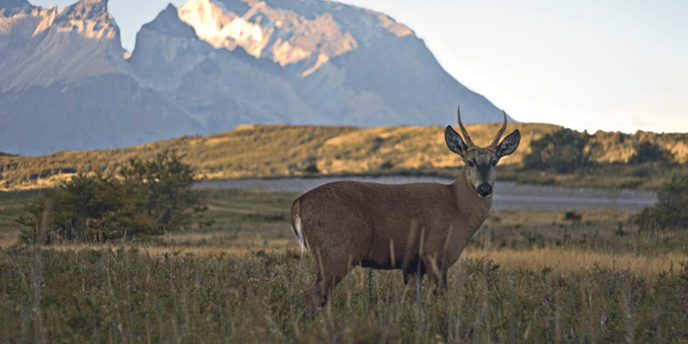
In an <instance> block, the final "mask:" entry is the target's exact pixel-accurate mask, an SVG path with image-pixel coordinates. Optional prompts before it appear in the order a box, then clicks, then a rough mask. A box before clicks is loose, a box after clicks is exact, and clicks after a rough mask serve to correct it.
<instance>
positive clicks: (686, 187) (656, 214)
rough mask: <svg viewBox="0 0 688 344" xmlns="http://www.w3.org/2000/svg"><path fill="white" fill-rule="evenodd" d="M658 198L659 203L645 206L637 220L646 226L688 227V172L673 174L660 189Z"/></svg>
mask: <svg viewBox="0 0 688 344" xmlns="http://www.w3.org/2000/svg"><path fill="white" fill-rule="evenodd" d="M657 198H658V202H657V205H655V206H654V207H645V209H643V211H642V212H640V214H638V215H637V216H636V217H635V222H636V223H637V224H640V225H642V226H644V227H646V228H647V227H649V226H652V225H657V226H660V227H662V228H667V227H682V228H686V229H688V174H686V175H675V176H673V177H672V178H671V181H670V182H668V183H665V184H664V185H663V186H662V188H661V189H660V190H659V192H658V193H657Z"/></svg>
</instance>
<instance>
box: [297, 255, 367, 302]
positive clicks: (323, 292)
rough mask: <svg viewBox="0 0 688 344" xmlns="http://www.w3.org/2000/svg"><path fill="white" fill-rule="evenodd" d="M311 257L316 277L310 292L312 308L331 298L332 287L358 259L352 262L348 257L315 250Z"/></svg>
mask: <svg viewBox="0 0 688 344" xmlns="http://www.w3.org/2000/svg"><path fill="white" fill-rule="evenodd" d="M313 259H314V262H315V268H316V276H317V278H316V281H315V285H314V286H313V288H312V289H311V292H310V298H311V300H310V302H309V303H310V307H311V308H312V309H314V308H317V307H322V306H324V305H326V304H327V302H328V301H329V300H330V298H331V294H332V289H334V287H335V286H336V285H337V284H338V283H339V282H341V280H342V279H344V277H346V275H347V274H348V273H349V271H351V270H352V269H353V268H354V266H356V264H358V261H355V262H354V261H353V259H352V258H350V257H344V256H343V255H332V254H321V253H320V252H319V251H317V250H316V252H314V257H313ZM359 261H360V259H359Z"/></svg>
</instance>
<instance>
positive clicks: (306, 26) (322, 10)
mask: <svg viewBox="0 0 688 344" xmlns="http://www.w3.org/2000/svg"><path fill="white" fill-rule="evenodd" d="M107 3H108V1H107V0H79V1H78V2H76V3H75V4H73V5H72V6H68V7H66V8H64V9H62V10H61V11H59V12H58V10H57V8H56V7H51V8H48V9H43V8H40V7H34V6H32V5H31V4H29V3H28V2H27V1H26V0H3V1H2V2H0V120H1V123H2V124H1V125H0V151H2V152H8V153H18V154H45V153H50V152H53V151H56V150H64V149H94V148H111V147H122V146H129V145H134V144H141V143H146V142H152V141H155V140H161V139H166V138H170V137H174V136H180V135H193V134H210V133H213V132H221V131H226V130H231V129H234V128H236V127H237V126H239V125H241V124H252V123H288V124H313V125H353V126H361V127H375V126H390V125H437V124H441V125H446V124H449V123H454V122H455V120H456V117H455V113H456V112H455V111H456V105H457V104H460V105H461V113H462V117H463V120H464V123H475V122H491V121H500V120H501V118H502V113H501V111H500V110H499V109H497V108H496V107H495V106H494V105H492V103H490V102H489V101H488V100H487V99H485V98H484V97H483V96H481V95H479V94H476V93H474V92H472V91H470V90H469V89H467V88H466V87H464V86H463V85H461V84H460V83H459V82H458V81H456V80H455V79H454V78H453V77H452V76H450V75H449V74H448V73H447V72H445V71H444V70H443V69H442V67H441V66H440V65H439V63H438V62H437V60H436V59H435V58H434V56H433V55H432V53H431V52H430V51H429V50H428V48H427V47H426V46H425V43H424V42H423V41H422V40H421V39H419V38H418V37H416V35H415V34H414V33H413V31H412V30H411V29H410V28H408V27H407V26H405V25H403V24H401V23H398V22H396V21H394V20H393V19H392V18H390V17H388V16H387V15H385V14H383V13H378V12H374V11H370V10H366V9H364V8H359V7H355V6H349V5H345V4H341V3H336V2H332V1H321V0H264V1H258V0H188V2H187V3H186V4H185V5H184V6H181V7H179V8H175V7H174V6H172V5H169V6H168V7H167V8H166V9H165V10H163V11H162V12H161V13H160V14H159V15H158V16H157V17H156V18H155V20H153V21H152V22H150V23H148V24H146V25H144V26H143V27H142V28H141V30H140V31H139V33H138V34H137V38H136V46H135V47H136V48H135V49H134V51H133V52H132V53H131V56H130V58H128V59H125V58H124V53H125V51H124V49H122V46H121V43H120V38H119V29H118V27H117V24H116V22H115V20H114V18H113V17H112V16H111V15H110V14H109V13H108V12H107Z"/></svg>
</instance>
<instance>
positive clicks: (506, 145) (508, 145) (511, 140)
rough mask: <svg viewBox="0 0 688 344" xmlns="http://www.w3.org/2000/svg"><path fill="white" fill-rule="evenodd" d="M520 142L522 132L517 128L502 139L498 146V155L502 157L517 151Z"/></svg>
mask: <svg viewBox="0 0 688 344" xmlns="http://www.w3.org/2000/svg"><path fill="white" fill-rule="evenodd" d="M520 142H521V132H519V131H518V129H516V130H514V132H513V133H511V134H509V136H507V137H505V138H504V140H502V143H500V144H499V146H497V156H499V157H500V158H501V157H503V156H505V155H509V154H511V153H513V152H515V151H516V148H518V144H519V143H520Z"/></svg>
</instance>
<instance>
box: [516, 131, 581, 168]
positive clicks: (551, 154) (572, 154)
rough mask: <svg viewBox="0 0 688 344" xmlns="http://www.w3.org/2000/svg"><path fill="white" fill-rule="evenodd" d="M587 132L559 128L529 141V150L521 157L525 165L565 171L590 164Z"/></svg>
mask: <svg viewBox="0 0 688 344" xmlns="http://www.w3.org/2000/svg"><path fill="white" fill-rule="evenodd" d="M589 141H590V135H588V133H587V132H582V133H579V132H577V131H574V130H570V129H561V130H558V131H555V132H552V133H548V134H545V135H544V136H543V137H541V138H540V139H538V140H534V141H532V142H531V143H530V149H531V152H530V153H529V154H528V155H526V156H525V157H524V158H523V164H524V165H525V166H526V167H530V168H535V169H538V170H543V171H546V170H551V171H554V172H557V173H567V172H571V171H574V170H576V169H579V168H581V167H584V166H587V165H589V164H590V152H589V150H587V149H586V147H587V146H588V143H589Z"/></svg>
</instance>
